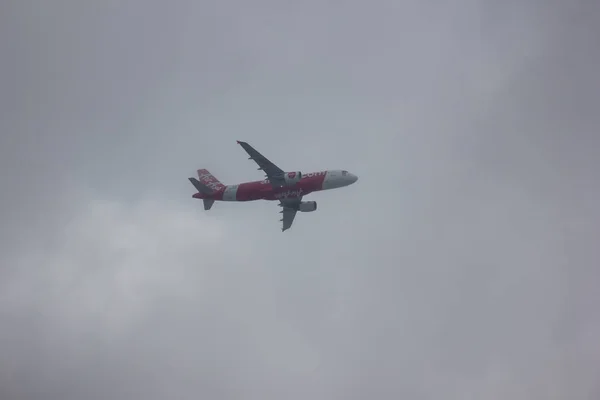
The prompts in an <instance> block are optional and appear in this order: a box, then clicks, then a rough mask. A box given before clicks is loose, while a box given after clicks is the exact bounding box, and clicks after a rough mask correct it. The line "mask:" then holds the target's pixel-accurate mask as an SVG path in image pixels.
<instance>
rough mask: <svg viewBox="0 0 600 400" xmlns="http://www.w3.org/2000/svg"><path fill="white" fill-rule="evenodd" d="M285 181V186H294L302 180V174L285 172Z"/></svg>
mask: <svg viewBox="0 0 600 400" xmlns="http://www.w3.org/2000/svg"><path fill="white" fill-rule="evenodd" d="M283 178H284V179H285V184H286V186H294V185H295V184H296V183H297V182H298V181H300V179H302V172H300V171H296V172H286V173H285V174H284V176H283Z"/></svg>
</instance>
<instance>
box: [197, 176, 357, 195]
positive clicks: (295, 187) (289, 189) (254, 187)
mask: <svg viewBox="0 0 600 400" xmlns="http://www.w3.org/2000/svg"><path fill="white" fill-rule="evenodd" d="M357 179H358V178H357V177H356V176H355V175H353V174H351V173H349V172H348V171H345V170H329V171H319V172H310V173H305V174H304V173H303V174H302V176H301V178H300V179H299V180H298V181H296V182H294V183H293V184H290V185H287V186H282V187H273V185H271V182H269V180H268V179H266V180H262V181H253V182H245V183H240V184H237V185H226V186H224V187H222V188H220V189H219V190H216V191H215V192H214V193H212V194H205V193H195V194H194V195H193V197H194V198H196V199H212V200H217V201H254V200H285V199H294V198H299V197H303V196H306V195H308V194H310V193H312V192H318V191H321V190H329V189H336V188H340V187H344V186H348V185H351V184H352V183H354V182H356V180H357Z"/></svg>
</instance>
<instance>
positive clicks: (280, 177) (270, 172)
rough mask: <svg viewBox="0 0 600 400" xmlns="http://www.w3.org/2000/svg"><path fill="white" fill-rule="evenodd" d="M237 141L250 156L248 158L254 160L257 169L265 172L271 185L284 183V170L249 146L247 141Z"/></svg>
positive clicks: (276, 185) (279, 185) (278, 185)
mask: <svg viewBox="0 0 600 400" xmlns="http://www.w3.org/2000/svg"><path fill="white" fill-rule="evenodd" d="M237 142H238V144H239V145H240V146H242V148H243V149H244V150H245V151H246V153H248V155H249V156H250V157H249V158H248V159H249V160H254V161H256V163H257V164H258V167H259V168H258V169H259V170H263V171H264V172H265V175H266V177H267V178H268V179H269V181H270V182H271V185H273V187H281V186H284V185H285V179H284V171H283V170H282V169H281V168H279V167H278V166H277V165H275V164H273V163H272V162H271V161H269V160H268V159H267V158H266V157H265V156H263V155H262V154H260V153H259V152H258V151H256V150H255V149H254V147H252V146H250V145H249V144H248V143H246V142H240V141H239V140H238V141H237Z"/></svg>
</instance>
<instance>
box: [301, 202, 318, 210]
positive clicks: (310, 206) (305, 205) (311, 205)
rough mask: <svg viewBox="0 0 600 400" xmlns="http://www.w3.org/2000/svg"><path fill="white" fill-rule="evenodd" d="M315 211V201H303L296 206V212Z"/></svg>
mask: <svg viewBox="0 0 600 400" xmlns="http://www.w3.org/2000/svg"><path fill="white" fill-rule="evenodd" d="M316 209H317V202H316V201H303V202H301V203H300V205H298V211H301V212H311V211H315V210H316Z"/></svg>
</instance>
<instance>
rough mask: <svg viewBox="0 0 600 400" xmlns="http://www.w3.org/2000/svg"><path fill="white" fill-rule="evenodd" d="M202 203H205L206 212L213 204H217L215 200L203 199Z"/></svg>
mask: <svg viewBox="0 0 600 400" xmlns="http://www.w3.org/2000/svg"><path fill="white" fill-rule="evenodd" d="M202 201H203V202H204V209H205V210H210V208H211V207H212V206H213V204H215V201H214V200H213V199H202Z"/></svg>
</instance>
